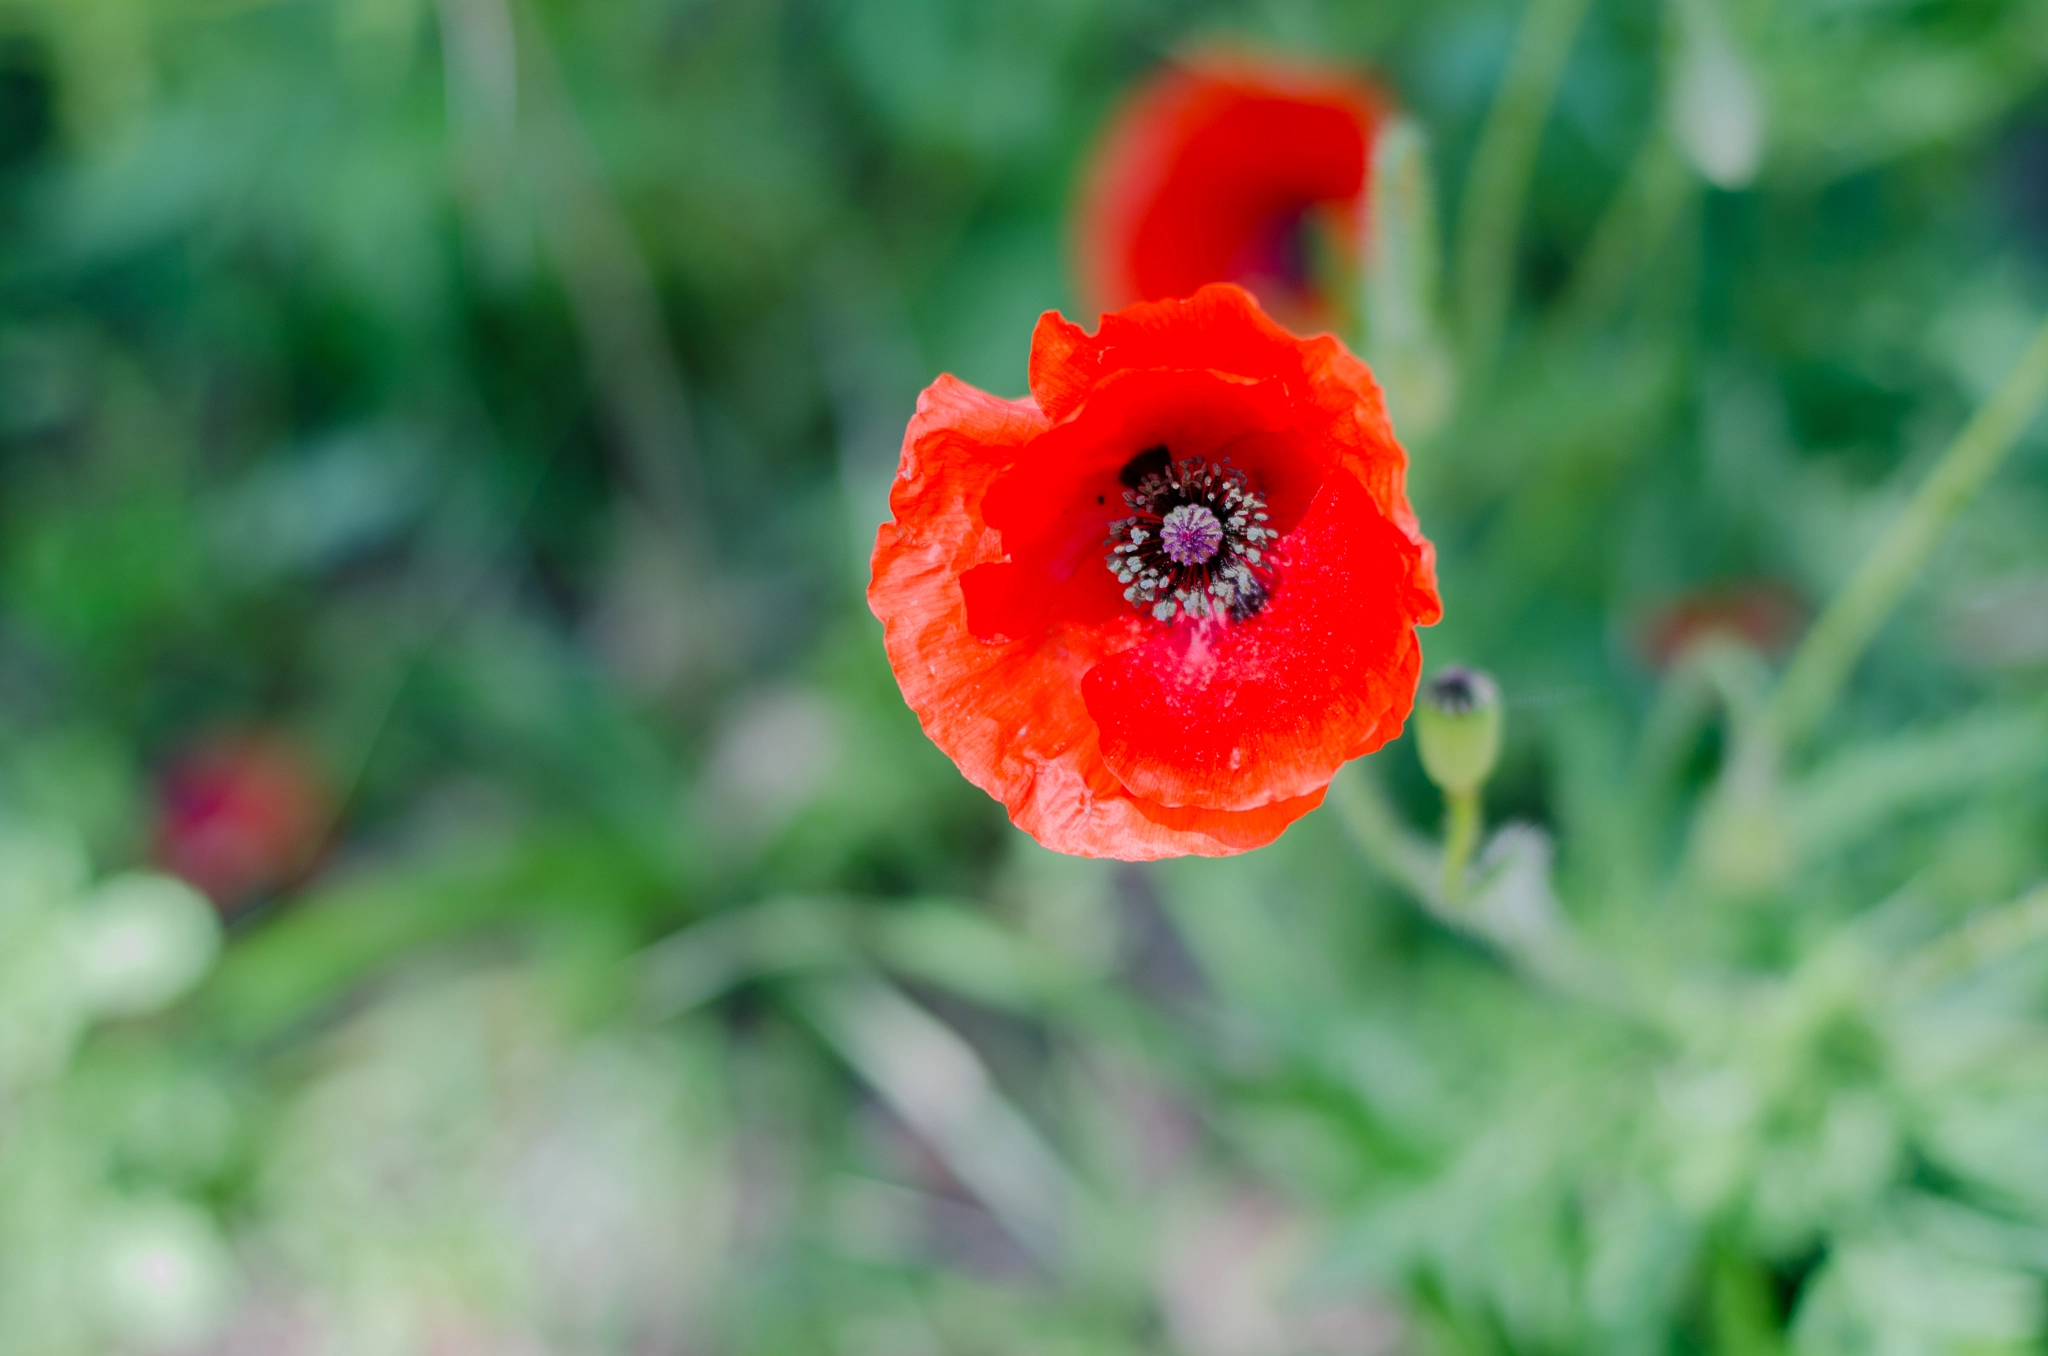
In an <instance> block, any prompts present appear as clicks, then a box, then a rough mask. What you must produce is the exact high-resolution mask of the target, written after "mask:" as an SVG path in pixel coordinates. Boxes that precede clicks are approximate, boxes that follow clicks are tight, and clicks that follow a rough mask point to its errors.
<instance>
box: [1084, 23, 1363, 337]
mask: <svg viewBox="0 0 2048 1356" xmlns="http://www.w3.org/2000/svg"><path fill="white" fill-rule="evenodd" d="M1385 110H1386V100H1385V99H1384V98H1383V97H1382V96H1381V95H1380V93H1379V92H1378V91H1377V90H1376V89H1374V88H1373V86H1371V85H1370V84H1368V83H1366V82H1365V81H1364V80H1362V79H1360V78H1359V77H1358V76H1356V75H1354V74H1352V73H1350V72H1348V71H1345V70H1341V69H1338V68H1334V67H1330V66H1324V65H1318V64H1314V63H1309V62H1303V61H1298V60H1286V59H1281V58H1271V57H1264V58H1262V57H1252V56H1246V55H1241V54H1230V53H1213V52H1212V53H1206V54H1200V55H1197V56H1194V57H1190V58H1187V59H1184V60H1182V61H1180V62H1177V63H1175V64H1172V65H1169V66H1167V67H1166V68H1165V69H1163V70H1162V71H1160V72H1159V73H1158V74H1157V75H1155V76H1153V77H1152V78H1151V79H1150V80H1149V81H1147V82H1146V83H1145V84H1144V85H1143V86H1142V87H1140V88H1139V89H1138V91H1137V92H1136V93H1135V94H1133V95H1132V96H1131V97H1130V98H1129V99H1128V100H1127V101H1126V102H1125V104H1124V105H1123V107H1122V108H1121V109H1120V110H1119V111H1118V112H1117V113H1116V115H1115V116H1114V117H1113V118H1112V120H1111V122H1110V125H1109V127H1108V129H1107V131H1106V132H1105V133H1104V135H1103V137H1102V140H1101V142H1100V144H1099V146H1098V147H1097V149H1096V151H1095V154H1094V156H1093V158H1092V159H1091V161H1090V163H1089V167H1088V170H1087V173H1086V178H1085V180H1084V183H1083V186H1082V191H1081V194H1080V198H1079V200H1078V212H1077V214H1076V217H1075V231H1074V234H1075V241H1074V246H1075V253H1076V255H1077V257H1078V262H1079V265H1080V271H1081V286H1082V292H1083V297H1084V300H1085V301H1086V302H1087V303H1088V305H1089V306H1091V307H1095V308H1098V309H1100V310H1103V311H1109V310H1114V309H1116V308H1117V307H1120V306H1126V305H1129V304H1130V303H1131V302H1134V301H1155V300H1159V299H1161V298H1165V297H1185V296H1189V295H1191V294H1193V292H1194V291H1195V289H1197V288H1199V287H1201V286H1202V285H1203V284H1205V283H1212V282H1235V283H1239V284H1242V285H1243V286H1245V287H1248V288H1250V289H1251V291H1252V292H1253V293H1254V294H1256V295H1257V296H1258V298H1259V300H1260V301H1261V302H1262V303H1264V305H1265V306H1266V308H1267V310H1268V311H1270V312H1271V313H1272V314H1273V315H1274V316H1276V317H1278V318H1279V319H1280V320H1282V321H1284V322H1286V323H1288V324H1290V325H1293V326H1295V327H1296V328H1299V329H1302V330H1304V331H1306V330H1311V329H1317V328H1324V327H1327V326H1328V325H1329V324H1331V323H1333V321H1334V319H1335V310H1334V308H1333V307H1332V306H1331V304H1330V298H1329V297H1328V295H1327V294H1326V292H1325V290H1324V287H1323V286H1322V284H1324V283H1326V282H1327V281H1328V279H1327V277H1326V276H1325V277H1319V276H1318V275H1319V274H1324V275H1326V274H1328V273H1329V272H1330V271H1331V270H1330V267H1329V265H1330V264H1331V263H1333V262H1334V263H1335V264H1336V265H1337V271H1338V272H1349V271H1351V270H1352V269H1353V268H1355V266H1356V257H1357V248H1358V243H1359V239H1360V232H1361V230H1362V229H1363V226H1364V218H1365V202H1366V188H1367V180H1368V177H1369V172H1370V166H1371V160H1372V143H1373V137H1374V134H1375V133H1376V131H1377V130H1378V128H1379V125H1380V123H1381V121H1382V119H1383V118H1384V117H1385ZM1319 250H1320V251H1323V252H1325V254H1326V255H1327V256H1328V257H1326V258H1323V259H1320V260H1319V258H1318V251H1319Z"/></svg>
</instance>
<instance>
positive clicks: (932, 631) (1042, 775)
mask: <svg viewBox="0 0 2048 1356" xmlns="http://www.w3.org/2000/svg"><path fill="white" fill-rule="evenodd" d="M1046 428H1047V425H1046V420H1045V417H1044V416H1043V415H1042V414H1041V413H1040V412H1039V411H1038V409H1037V408H1036V407H1035V406H1034V405H1032V404H1031V403H1030V402H1027V401H1006V400H1000V399H998V398H996V397H994V396H990V395H986V394H984V393H983V392H980V391H977V390H975V389H974V388H972V387H969V386H966V385H964V384H963V383H961V382H958V381H955V380H954V379H952V378H950V377H942V378H940V380H939V381H938V382H936V383H934V384H933V386H932V387H931V388H930V389H929V390H927V391H926V392H925V393H924V395H923V396H922V397H921V398H920V400H919V402H918V411H917V415H916V417H915V418H914V419H913V420H912V421H911V424H910V428H909V430H908V431H907V432H906V434H905V437H904V444H903V456H902V463H901V467H900V469H899V472H898V476H897V481H896V484H895V487H894V489H893V491H892V492H891V495H890V507H891V508H892V510H893V511H894V515H895V520H894V521H893V522H890V523H887V524H885V525H884V526H883V527H882V529H881V530H880V532H879V533H878V534H877V537H876V542H875V552H874V559H873V576H872V580H871V582H870V585H869V588H868V603H869V606H870V607H871V608H872V609H873V611H874V613H875V615H876V616H877V617H878V618H880V619H881V622H882V625H883V633H884V643H885V645H886V646H887V648H888V652H889V660H890V663H891V665H892V667H893V668H894V669H895V672H896V677H897V680H898V682H899V684H900V685H901V686H902V689H903V695H904V698H905V699H906V700H907V701H908V702H909V704H910V706H911V709H912V710H914V711H916V712H917V715H918V719H919V722H920V723H921V724H922V725H923V727H924V730H925V733H926V734H927V735H928V736H929V737H930V738H931V740H932V742H933V743H935V744H937V745H938V746H939V748H940V749H941V750H943V751H944V752H945V753H946V754H947V756H948V757H950V758H952V759H953V761H954V762H955V763H956V764H957V765H958V766H959V768H960V770H961V772H962V773H963V774H964V775H965V776H966V777H967V779H968V780H969V781H971V782H973V783H974V784H975V785H976V786H979V787H980V788H982V789H983V790H984V791H987V792H988V793H989V794H990V795H992V796H994V797H996V798H997V799H998V800H1000V801H1002V802H1003V804H1004V805H1005V806H1006V807H1007V808H1008V810H1009V812H1010V817H1011V819H1012V821H1013V822H1015V823H1016V824H1017V826H1018V827H1019V828H1022V829H1023V830H1025V831H1026V832H1027V833H1030V834H1031V835H1032V836H1033V837H1035V838H1037V839H1038V840H1039V841H1040V842H1042V843H1044V844H1045V845H1046V846H1047V847H1050V848H1053V849H1055V850H1057V851H1061V852H1071V853H1077V854H1081V855H1086V856H1099V857H1121V858H1125V859H1127V860H1147V859H1151V858H1156V857H1170V856H1183V855H1189V854H1195V855H1222V854H1227V853H1234V852H1243V851H1246V850H1248V849H1249V848H1253V847H1258V846H1260V845H1262V844H1264V843H1268V842H1271V841H1272V840H1273V839H1274V838H1276V837H1278V836H1279V835H1280V833H1281V832H1282V831H1283V830H1284V829H1285V828H1286V827H1287V825H1288V824H1290V823H1292V822H1293V821H1294V820H1295V819H1297V818H1299V817H1300V816H1301V815H1303V814H1306V813H1307V812H1308V811H1309V810H1312V809H1314V808H1315V806H1316V804H1317V803H1319V802H1320V799H1321V796H1320V792H1319V791H1318V792H1316V793H1314V794H1310V795H1304V796H1301V797H1297V798H1295V799H1292V800H1289V801H1286V802H1277V803H1274V804H1270V805H1264V806H1259V807H1256V808H1254V809H1251V810H1249V811H1234V810H1206V809H1198V808H1197V809H1187V808H1173V807H1168V806H1164V805H1155V804H1147V803H1145V802H1144V801H1143V800H1142V799H1141V798H1139V797H1136V796H1134V795H1132V794H1131V792H1130V791H1129V790H1128V789H1127V788H1126V787H1125V786H1124V784H1123V783H1122V782H1120V781H1119V780H1118V779H1117V778H1116V776H1115V775H1114V774H1112V773H1111V772H1110V770H1109V768H1108V766H1107V765H1106V764H1105V763H1104V762H1103V759H1102V754H1101V748H1100V743H1099V739H1098V736H1097V732H1096V728H1095V723H1094V721H1093V719H1092V718H1090V716H1089V715H1088V711H1087V707H1086V704H1085V702H1084V701H1083V700H1082V698H1081V680H1082V678H1083V677H1084V676H1085V675H1086V674H1087V673H1088V671H1089V670H1090V669H1093V668H1094V667H1095V666H1096V665H1097V664H1099V663H1100V662H1101V661H1102V660H1103V659H1104V658H1106V657H1108V656H1109V655H1111V654H1114V653H1115V652H1116V651H1117V650H1120V649H1122V648H1125V647H1128V646H1130V645H1132V644H1135V643H1137V642H1138V641H1140V640H1142V639H1143V638H1144V635H1145V631H1144V628H1143V623H1142V621H1141V619H1140V618H1139V617H1138V616H1137V615H1136V614H1135V613H1131V612H1129V611H1126V612H1125V613H1123V614H1122V615H1120V616H1118V617H1116V618H1115V619H1114V620H1113V621H1111V622H1107V623H1098V624H1095V625H1082V624H1076V623H1074V622H1072V621H1064V620H1063V621H1060V622H1058V623H1057V624H1054V625H1051V626H1050V627H1049V628H1046V629H1043V630H1042V631H1041V632H1040V633H1039V634H1037V635H1035V636H1034V637H1032V638H1031V639H1029V640H1028V641H1027V640H1003V639H985V638H983V637H981V636H977V635H976V634H975V630H974V628H973V627H972V626H971V625H970V623H969V610H970V604H971V601H973V600H972V598H971V590H972V589H973V588H974V587H975V586H972V585H970V584H969V583H968V581H970V580H973V579H975V578H977V577H981V578H984V579H986V578H988V576H987V575H986V574H984V573H983V572H984V571H986V570H987V569H988V568H989V567H991V566H997V565H999V564H1001V563H1002V559H1001V558H1002V556H1003V554H1004V548H1003V542H1002V534H1001V533H1000V532H999V531H998V530H997V529H995V528H993V527H991V526H989V525H988V523H987V522H986V521H985V520H984V518H983V510H984V505H985V503H986V502H987V500H988V497H989V492H990V489H991V487H992V486H993V485H994V484H995V483H996V481H997V480H998V478H999V477H1001V475H1002V474H1003V473H1004V472H1005V471H1006V470H1007V469H1009V468H1010V467H1011V466H1013V465H1014V464H1015V463H1016V461H1017V459H1018V458H1019V457H1020V456H1023V455H1025V453H1026V451H1027V449H1028V448H1029V447H1030V446H1031V445H1032V443H1033V440H1034V439H1036V438H1038V437H1039V436H1040V435H1042V434H1043V433H1045V432H1046ZM1103 573H1104V575H1105V577H1107V571H1106V570H1105V571H1103ZM983 587H986V586H983ZM982 601H983V603H984V605H985V603H986V600H982Z"/></svg>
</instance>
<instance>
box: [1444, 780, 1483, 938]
mask: <svg viewBox="0 0 2048 1356" xmlns="http://www.w3.org/2000/svg"><path fill="white" fill-rule="evenodd" d="M1478 846H1479V791H1478V788H1476V787H1474V788H1472V789H1470V790H1465V791H1446V792H1444V887H1443V888H1444V902H1445V903H1446V904H1447V905H1449V906H1450V907H1451V908H1456V907H1458V905H1459V904H1461V903H1462V902H1463V901H1464V898H1465V870H1466V868H1467V867H1469V866H1471V865H1472V852H1473V849H1475V848H1477V847H1478Z"/></svg>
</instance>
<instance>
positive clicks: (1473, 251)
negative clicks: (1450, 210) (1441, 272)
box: [1458, 0, 1588, 384]
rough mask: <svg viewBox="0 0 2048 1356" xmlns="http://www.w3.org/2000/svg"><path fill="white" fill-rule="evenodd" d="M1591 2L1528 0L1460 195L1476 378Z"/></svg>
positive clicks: (1464, 291) (1499, 316) (1465, 305)
mask: <svg viewBox="0 0 2048 1356" xmlns="http://www.w3.org/2000/svg"><path fill="white" fill-rule="evenodd" d="M1587 2H1588V0H1529V7H1528V9H1527V10H1525V11H1524V12H1523V15H1522V26H1521V28H1520V29H1519V30H1518V31H1517V32H1516V34H1515V46H1514V50H1513V51H1512V52H1510V53H1509V55H1508V66H1507V71H1506V72H1505V73H1504V74H1503V75H1502V76H1501V81H1500V89H1499V91H1498V92H1497V93H1496V94H1495V95H1494V98H1493V107H1492V108H1491V109H1490V110H1489V111H1488V112H1487V115H1486V125H1485V126H1484V127H1483V128H1481V129H1480V133H1479V148H1478V150H1477V151H1475V152H1474V153H1473V156H1472V169H1471V172H1470V174H1469V175H1468V176H1467V178H1466V180H1465V192H1464V196H1463V197H1462V198H1460V199H1459V202H1458V303H1459V307H1458V309H1459V320H1460V322H1461V324H1462V327H1463V334H1462V336H1461V337H1462V339H1463V341H1464V348H1465V371H1466V373H1467V374H1468V378H1469V379H1470V380H1471V381H1472V382H1473V383H1474V384H1477V382H1478V381H1479V380H1480V379H1481V378H1483V377H1484V376H1485V374H1486V369H1487V368H1488V367H1490V366H1491V365H1492V362H1493V353H1494V350H1495V349H1496V348H1497V347H1498V346H1499V344H1500V337H1501V331H1502V329H1503V328H1504V327H1505V326H1506V324H1507V316H1508V308H1509V304H1510V302H1511V301H1512V299H1513V295H1514V283H1515V241H1516V238H1517V237H1518V236H1519V235H1520V233H1521V225H1522V205H1523V201H1524V200H1525V199H1526V198H1527V197H1528V193H1529V180H1530V178H1531V176H1532V175H1533V174H1534V172H1535V169H1536V151H1537V148H1538V147H1539V146H1540V145H1541V144H1542V140H1543V126H1544V124H1545V123H1546V122H1547V121H1549V114H1550V106H1551V104H1552V102H1553V101H1554V100H1555V98H1556V96H1557V87H1558V82H1559V81H1560V80H1561V79H1562V78H1563V76H1564V66H1565V59H1566V58H1567V57H1568V56H1570V55H1571V49H1572V43H1573V41H1574V40H1575V39H1576V38H1577V37H1578V34H1579V25H1580V23H1581V21H1582V20H1583V19H1584V18H1585V16H1586V7H1587Z"/></svg>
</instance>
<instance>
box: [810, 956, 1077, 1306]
mask: <svg viewBox="0 0 2048 1356" xmlns="http://www.w3.org/2000/svg"><path fill="white" fill-rule="evenodd" d="M790 992H791V994H792V995H793V997H794V998H795V1000H796V1003H797V1005H798V1006H799V1007H800V1008H801V1009H802V1010H803V1012H804V1014H805V1015H806V1016H807V1017H809V1018H810V1020H811V1021H812V1022H813V1023H814V1024H816V1026H817V1028H818V1030H819V1032H820V1033H821V1034H823V1035H824V1037H825V1039H826V1040H827V1041H829V1042H830V1043H831V1045H832V1046H833V1048H834V1049H836V1050H838V1051H839V1053H840V1054H841V1055H842V1056H844V1057H845V1059H846V1062H847V1063H848V1064H851V1065H852V1066H853V1067H854V1069H855V1070H857V1071H858V1072H859V1073H860V1075H861V1077H863V1078H865V1079H866V1080H867V1081H868V1083H869V1084H870V1085H871V1086H873V1088H874V1089H875V1091H876V1092H877V1093H878V1094H880V1096H881V1097H882V1099H883V1100H884V1101H885V1102H887V1103H888V1104H889V1106H890V1108H891V1109H892V1110H894V1111H895V1112H896V1114H897V1115H899V1116H901V1117H902V1118H903V1119H904V1121H905V1122H907V1123H908V1124H909V1125H910V1127H911V1128H912V1129H913V1130H915V1131H916V1132H917V1133H918V1134H919V1135H921V1136H923V1137H924V1138H925V1140H926V1141H928V1142H929V1143H930V1144H931V1146H932V1148H933V1149H934V1150H936V1151H937V1152H938V1153H939V1155H940V1156H941V1157H943V1158H944V1159H945V1160H946V1165H947V1166H948V1167H950V1168H951V1169H952V1170H953V1171H954V1172H955V1173H957V1174H958V1175H959V1177H960V1180H961V1181H963V1182H965V1183H966V1184H967V1186H968V1187H969V1188H970V1189H971V1190H972V1191H973V1192H974V1193H975V1195H977V1196H978V1197H980V1198H981V1201H982V1203H983V1204H984V1205H986V1206H987V1207H988V1208H989V1210H990V1212H991V1213H993V1214H994V1215H995V1216H996V1218H998V1219H1000V1220H1001V1221H1002V1222H1003V1224H1004V1225H1005V1226H1006V1227H1007V1228H1009V1229H1010V1230H1011V1231H1012V1232H1013V1233H1014V1234H1015V1235H1016V1237H1017V1240H1018V1242H1020V1243H1022V1244H1023V1245H1024V1246H1025V1247H1026V1248H1027V1249H1029V1250H1030V1251H1031V1253H1032V1254H1033V1255H1034V1256H1035V1257H1037V1258H1039V1259H1040V1260H1041V1261H1043V1262H1045V1263H1047V1264H1048V1265H1051V1266H1054V1267H1055V1268H1057V1266H1058V1264H1059V1263H1060V1261H1061V1259H1062V1257H1063V1256H1064V1255H1065V1253H1066V1251H1067V1246H1068V1243H1069V1240H1070V1237H1071V1228H1072V1225H1073V1215H1074V1213H1075V1210H1076V1208H1077V1207H1078V1206H1079V1204H1080V1201H1081V1197H1080V1194H1079V1192H1078V1190H1077V1189H1076V1187H1075V1185H1074V1182H1073V1180H1072V1178H1071V1177H1070V1176H1069V1174H1068V1172H1067V1170H1066V1168H1065V1167H1064V1166H1062V1164H1061V1163H1060V1161H1059V1159H1058V1158H1057V1157H1055V1156H1054V1154H1053V1152H1052V1150H1051V1149H1050V1148H1048V1147H1047V1146H1046V1144H1045V1141H1044V1140H1043V1139H1041V1138H1040V1137H1039V1135H1038V1132H1037V1131H1036V1130H1034V1129H1032V1127H1031V1124H1030V1122H1028V1121H1026V1120H1025V1119H1024V1117H1023V1116H1022V1115H1021V1114H1020V1113H1019V1112H1018V1111H1017V1110H1016V1108H1015V1107H1013V1106H1011V1105H1010V1103H1009V1102H1008V1101H1007V1100H1005V1099H1004V1097H1003V1096H1002V1094H1001V1093H1000V1092H998V1091H997V1090H996V1087H995V1083H994V1081H993V1080H992V1079H991V1078H990V1077H989V1075H988V1071H987V1069H986V1068H984V1067H983V1065H982V1063H981V1060H980V1058H979V1057H978V1056H976V1054H975V1053H974V1050H973V1049H972V1048H971V1047H970V1046H969V1045H968V1044H967V1042H966V1041H963V1040H962V1039H960V1037H959V1036H958V1035H956V1034H954V1032H953V1031H952V1030H951V1029H950V1028H949V1027H947V1026H946V1025H945V1024H943V1023H942V1022H940V1021H939V1020H938V1019H936V1018H934V1017H933V1016H931V1015H930V1014H929V1013H927V1012H926V1011H925V1010H924V1009H922V1008H920V1007H918V1006H917V1005H916V1004H914V1003H912V1002H911V1001H910V1000H909V999H908V998H905V997H904V996H903V994H902V993H901V992H900V991H898V990H897V989H896V988H894V987H893V986H891V985H889V984H888V983H886V982H885V981H883V980H880V979H877V978H875V977H873V976H870V975H861V976H852V977H847V978H841V979H829V980H825V979H821V980H814V981H809V982H805V983H801V984H797V985H794V986H792V988H791V990H790Z"/></svg>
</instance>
